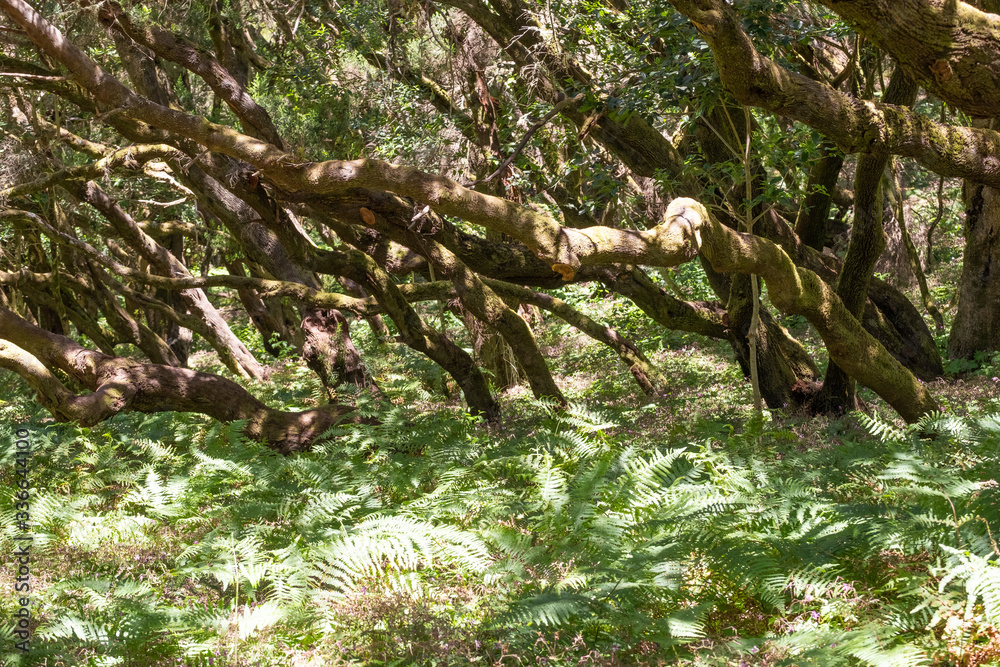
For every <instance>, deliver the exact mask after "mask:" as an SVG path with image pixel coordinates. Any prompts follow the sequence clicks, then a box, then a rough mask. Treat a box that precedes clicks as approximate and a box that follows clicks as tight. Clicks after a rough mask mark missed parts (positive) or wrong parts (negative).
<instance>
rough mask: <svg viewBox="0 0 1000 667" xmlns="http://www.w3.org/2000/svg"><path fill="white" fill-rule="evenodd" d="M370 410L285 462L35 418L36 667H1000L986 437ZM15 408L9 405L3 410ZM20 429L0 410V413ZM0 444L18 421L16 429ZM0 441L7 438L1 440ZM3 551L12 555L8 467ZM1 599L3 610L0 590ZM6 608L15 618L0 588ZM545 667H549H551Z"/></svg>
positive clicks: (9, 577)
mask: <svg viewBox="0 0 1000 667" xmlns="http://www.w3.org/2000/svg"><path fill="white" fill-rule="evenodd" d="M536 409H537V410H539V411H542V412H543V414H544V415H545V418H544V419H543V420H542V421H540V422H535V423H534V424H533V426H532V430H531V431H530V432H519V433H515V434H509V435H508V434H502V433H500V432H499V431H498V430H495V429H494V430H491V429H489V428H487V427H485V426H484V425H482V424H479V423H477V422H476V421H475V420H473V419H471V418H469V417H462V416H460V415H459V414H458V413H455V412H452V411H446V410H443V411H440V412H437V413H431V414H426V413H425V414H417V413H416V412H415V411H411V410H408V409H405V408H401V407H388V408H382V409H381V412H379V414H378V416H379V418H380V420H381V423H380V424H379V425H377V426H366V425H344V426H341V427H338V428H336V429H334V430H333V431H332V432H331V433H329V434H328V437H327V438H326V439H325V440H324V441H323V442H322V443H321V444H320V445H319V446H317V447H316V448H315V450H314V451H313V452H310V453H308V454H303V455H299V456H295V457H290V458H285V457H281V456H278V455H276V454H274V453H272V452H271V451H270V450H268V449H266V448H265V447H263V446H261V445H259V444H257V443H254V442H249V441H247V440H246V439H244V438H243V437H242V436H240V435H239V424H233V425H230V426H225V427H223V426H219V425H214V426H213V425H207V424H205V423H203V422H202V421H201V420H200V419H195V418H191V417H185V416H181V415H175V414H161V415H155V416H141V415H129V416H123V417H119V418H116V419H114V420H112V421H110V422H108V423H106V424H104V425H102V426H101V427H96V428H91V429H84V428H67V427H55V426H45V425H41V424H32V425H30V426H29V428H30V429H31V436H30V437H31V441H32V445H33V455H32V460H31V467H32V470H33V484H34V486H35V493H34V496H33V498H32V501H31V513H32V520H33V530H34V542H33V545H32V549H33V554H32V564H31V567H32V576H33V579H32V584H33V590H32V591H31V596H32V605H33V606H32V613H33V628H32V629H33V632H34V637H33V640H32V650H31V653H30V658H28V659H25V658H23V657H22V656H20V655H19V654H17V653H16V652H13V651H11V649H12V648H13V646H14V641H15V640H14V638H13V637H12V636H11V634H10V632H11V629H12V626H11V624H10V623H9V622H5V624H4V627H5V630H4V632H5V637H4V639H3V641H4V648H5V649H6V650H7V651H8V652H7V654H6V655H5V656H4V657H5V659H7V660H8V662H9V663H10V664H47V665H57V664H58V665H178V664H185V665H218V666H226V665H250V664H254V665H287V664H297V665H329V664H358V665H360V664H365V665H374V664H421V665H424V664H426V665H448V664H487V665H489V664H510V663H511V662H518V661H520V662H521V663H522V664H535V663H539V664H540V663H541V662H543V661H547V663H548V664H556V665H578V664H597V665H625V664H690V665H695V664H696V665H765V664H766V665H777V664H795V665H804V664H815V665H855V664H857V665H908V666H909V665H918V664H931V663H937V664H951V665H980V664H989V663H990V662H991V661H996V660H997V659H998V657H1000V634H998V632H997V627H998V625H1000V568H998V567H997V557H998V556H1000V552H998V549H997V543H996V537H997V535H996V534H995V531H994V530H993V528H994V527H996V526H1000V523H998V521H997V519H998V516H997V514H998V505H997V500H998V492H997V482H996V477H997V466H998V445H1000V418H998V417H997V416H990V415H987V416H979V417H976V418H963V419H959V418H957V417H950V416H947V415H937V416H935V417H934V418H928V419H926V420H924V422H922V423H921V424H918V425H915V426H913V427H910V428H907V429H899V428H898V427H896V426H894V425H893V424H891V423H890V422H886V421H883V420H880V419H878V418H867V417H860V419H861V421H862V422H863V424H864V425H865V427H866V429H867V433H858V434H857V435H856V436H854V437H852V436H845V437H842V438H840V439H838V440H837V444H835V445H819V446H817V445H805V444H804V443H803V441H802V440H801V439H800V438H799V436H798V435H797V434H796V433H794V432H793V431H791V430H789V429H788V428H786V427H784V426H783V425H782V424H781V423H778V422H769V421H765V420H762V419H757V420H751V421H750V423H748V424H747V425H745V426H744V427H743V428H741V429H739V430H737V429H736V428H735V427H734V426H732V425H728V424H720V423H705V424H703V425H701V426H699V427H697V428H695V429H694V431H693V432H692V433H689V434H688V435H687V437H685V438H684V439H683V440H681V441H674V442H650V441H642V440H635V439H631V438H630V439H629V440H625V439H624V438H622V437H620V436H613V435H611V434H612V433H621V432H622V431H621V429H616V425H615V424H614V423H613V422H612V421H609V420H608V419H607V417H606V416H604V415H602V414H599V413H595V412H593V411H589V410H587V409H585V408H583V407H581V406H575V407H573V408H571V409H570V410H568V411H558V410H556V409H554V408H551V407H550V406H546V405H544V404H539V405H536ZM11 410H13V408H10V407H9V408H8V413H9V412H10V411H11ZM7 416H8V417H9V416H10V414H8V415H7ZM7 422H8V423H10V420H7ZM11 435H12V433H11V427H9V426H8V427H7V428H6V432H5V436H6V438H7V441H8V442H10V438H11ZM0 465H2V470H3V471H4V472H3V477H2V482H3V485H4V490H3V493H2V497H0V513H2V515H3V518H2V520H3V524H2V525H3V526H4V532H3V536H2V542H3V544H2V548H3V551H4V553H7V554H9V553H11V550H12V548H13V546H12V545H13V542H12V538H13V536H14V535H15V525H16V524H15V517H14V508H13V506H12V503H11V498H12V492H13V486H14V483H15V482H14V477H13V474H12V472H11V471H12V469H13V454H12V452H11V451H7V452H6V453H5V454H4V458H3V460H2V462H0ZM3 579H4V580H3V581H2V582H0V585H2V587H3V589H4V590H5V591H8V592H12V591H13V583H14V582H13V574H12V571H11V570H9V569H5V570H4V574H3ZM0 599H2V601H3V602H2V604H3V606H2V607H0V614H2V616H3V618H4V619H11V618H13V614H14V612H15V611H16V608H15V606H14V605H15V604H16V602H15V599H14V596H13V594H12V593H11V594H5V595H4V596H3V597H2V598H0ZM543 659H544V660H543Z"/></svg>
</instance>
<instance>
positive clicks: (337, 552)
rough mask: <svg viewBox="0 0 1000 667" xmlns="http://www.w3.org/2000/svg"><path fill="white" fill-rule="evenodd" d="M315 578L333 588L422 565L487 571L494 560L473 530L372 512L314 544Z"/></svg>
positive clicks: (340, 587)
mask: <svg viewBox="0 0 1000 667" xmlns="http://www.w3.org/2000/svg"><path fill="white" fill-rule="evenodd" d="M310 560H311V562H312V565H313V573H312V574H313V577H314V578H315V579H316V580H318V581H319V582H320V583H321V584H324V585H328V586H330V587H332V588H334V589H335V590H341V591H343V590H349V589H353V588H354V586H355V584H356V583H357V582H358V581H360V580H361V579H366V578H376V579H377V578H379V577H381V576H382V575H386V574H389V573H393V572H407V571H412V570H415V569H417V568H418V567H419V566H420V565H422V564H431V563H441V564H446V565H454V566H457V567H461V568H464V569H467V570H469V571H472V572H484V571H485V570H486V569H487V568H488V567H489V565H490V563H491V560H490V556H489V552H488V550H487V549H486V546H485V544H483V542H482V541H481V540H480V539H479V538H478V537H476V536H475V535H474V534H472V533H469V532H466V531H462V530H460V529H458V528H455V527H453V526H446V525H442V526H435V525H434V524H431V523H430V522H427V521H423V520H420V519H416V518H411V517H402V516H383V517H372V518H369V519H366V520H364V521H362V522H361V523H360V524H358V525H357V526H355V527H354V528H352V529H350V530H346V531H344V533H343V534H342V535H341V536H340V537H339V538H337V539H334V540H333V541H331V542H329V543H326V544H323V545H319V546H317V547H315V548H313V550H312V553H311V556H310Z"/></svg>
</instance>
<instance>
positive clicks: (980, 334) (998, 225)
mask: <svg viewBox="0 0 1000 667" xmlns="http://www.w3.org/2000/svg"><path fill="white" fill-rule="evenodd" d="M963 197H964V199H965V255H964V257H963V258H962V279H961V282H960V283H959V287H958V312H957V313H956V314H955V320H954V322H953V323H952V325H951V334H950V335H949V337H948V354H949V355H950V356H951V357H953V358H955V359H964V358H971V357H972V356H973V355H975V353H976V352H991V351H994V350H1000V190H997V189H995V188H991V187H987V186H984V185H975V184H972V183H968V182H966V183H965V186H964V187H963Z"/></svg>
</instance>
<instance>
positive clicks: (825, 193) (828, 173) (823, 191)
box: [795, 139, 844, 250]
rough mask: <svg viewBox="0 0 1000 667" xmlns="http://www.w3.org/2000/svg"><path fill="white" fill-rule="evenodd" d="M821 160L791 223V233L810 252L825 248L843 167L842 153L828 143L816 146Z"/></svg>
mask: <svg viewBox="0 0 1000 667" xmlns="http://www.w3.org/2000/svg"><path fill="white" fill-rule="evenodd" d="M820 151H821V157H820V158H819V159H818V160H816V162H814V163H813V166H812V169H810V170H809V184H808V187H807V194H806V197H805V200H804V201H803V202H802V207H801V208H800V209H799V213H798V216H797V217H796V219H795V233H796V234H797V235H798V237H799V238H800V239H802V242H803V243H805V244H806V245H807V246H809V247H810V248H815V249H816V250H823V246H825V245H826V242H827V236H828V229H827V221H828V219H829V217H830V204H831V202H832V201H833V192H834V190H835V189H836V188H837V179H839V178H840V170H841V168H842V167H843V166H844V153H843V151H841V150H840V149H839V148H837V146H836V145H835V144H834V143H833V142H832V141H830V140H829V139H824V140H823V141H822V142H821V143H820Z"/></svg>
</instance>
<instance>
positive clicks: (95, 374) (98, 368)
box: [0, 308, 353, 454]
mask: <svg viewBox="0 0 1000 667" xmlns="http://www.w3.org/2000/svg"><path fill="white" fill-rule="evenodd" d="M0 339H2V340H0V366H3V367H4V368H7V369H9V370H13V371H14V372H16V373H18V374H19V375H21V376H22V377H24V378H25V379H26V380H27V381H28V382H29V384H31V386H32V387H33V388H34V389H35V390H36V391H37V392H38V397H39V400H40V402H41V403H42V405H44V406H45V408H46V409H48V410H49V412H51V413H52V415H53V417H55V418H56V419H58V420H60V421H75V422H77V423H79V424H82V425H84V426H92V425H94V424H97V423H100V422H102V421H104V420H105V419H108V418H110V417H113V416H114V415H116V414H118V413H120V412H146V413H152V412H169V411H176V412H197V413H200V414H205V415H208V416H210V417H212V418H214V419H218V420H219V421H222V422H224V423H231V422H234V421H239V420H246V422H247V423H246V426H245V427H244V429H243V432H244V433H245V434H246V435H247V436H249V437H251V438H253V439H257V440H263V441H264V442H265V443H266V444H267V445H268V446H270V447H271V448H273V449H275V450H277V451H279V452H281V453H283V454H289V453H292V452H295V451H301V450H303V449H308V448H309V447H310V446H311V444H312V443H313V441H314V440H315V439H316V438H317V437H318V436H319V435H321V434H322V433H323V432H325V431H326V430H328V429H329V428H330V427H331V426H334V425H335V424H337V423H338V422H340V421H342V420H343V418H344V416H345V415H347V414H348V413H350V412H351V411H352V410H353V408H350V407H348V406H343V405H330V406H325V407H323V408H320V409H316V410H307V411H305V412H282V411H280V410H274V409H272V408H269V407H267V406H266V405H264V404H263V403H261V402H260V401H258V400H257V399H256V398H254V397H253V396H252V395H250V394H249V393H247V391H246V390H245V389H243V388H242V387H240V386H239V385H238V384H236V383H235V382H232V381H230V380H227V379H225V378H222V377H219V376H217V375H211V374H208V373H199V372H196V371H191V370H187V369H183V368H176V367H171V366H164V365H160V364H142V363H139V362H136V361H133V360H131V359H126V358H123V357H114V356H111V355H107V354H103V353H101V352H95V351H93V350H88V349H86V348H84V347H81V346H80V345H78V344H77V343H75V342H74V341H72V340H71V339H69V338H66V337H65V336H60V335H58V334H53V333H51V332H48V331H45V330H44V329H41V328H39V327H37V326H34V325H32V324H30V323H28V322H27V321H25V320H23V319H22V318H20V317H18V316H17V315H16V314H14V313H13V312H12V311H10V310H8V309H6V308H0ZM54 370H59V371H62V372H63V373H66V374H67V375H68V376H69V377H70V378H72V379H73V380H75V381H77V382H79V383H80V384H81V385H83V386H84V387H85V388H86V389H88V390H90V391H91V392H92V393H90V394H86V395H78V394H76V393H75V392H73V391H70V390H69V389H67V388H66V386H65V385H64V384H63V383H62V381H60V380H59V379H58V378H57V377H56V376H55V375H54V373H53V371H54Z"/></svg>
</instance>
